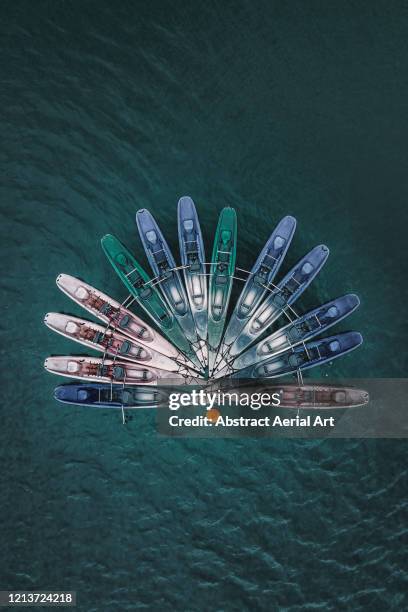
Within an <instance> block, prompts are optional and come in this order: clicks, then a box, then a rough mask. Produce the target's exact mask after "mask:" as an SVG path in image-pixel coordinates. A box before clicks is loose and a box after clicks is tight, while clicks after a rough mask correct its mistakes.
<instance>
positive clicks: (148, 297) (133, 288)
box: [101, 234, 201, 369]
mask: <svg viewBox="0 0 408 612" xmlns="http://www.w3.org/2000/svg"><path fill="white" fill-rule="evenodd" d="M101 244H102V248H103V250H104V252H105V255H106V256H107V258H108V259H109V261H110V263H111V264H112V266H113V269H114V270H115V272H116V274H117V275H118V276H119V278H120V279H121V281H122V282H123V284H124V285H125V286H126V288H127V289H128V290H129V293H130V294H131V295H132V296H133V297H134V298H135V299H136V301H137V302H138V304H139V305H140V306H141V307H142V308H143V309H144V310H145V312H147V314H148V315H150V317H151V318H152V319H153V321H154V322H155V323H156V325H157V326H158V327H159V329H160V330H161V331H162V332H163V333H164V334H166V336H167V337H168V338H169V340H171V341H172V342H173V343H174V344H175V345H176V346H177V347H178V348H179V349H180V350H181V351H182V352H183V353H184V354H185V355H187V356H188V357H189V358H190V360H191V361H192V362H193V363H194V364H195V366H196V367H197V368H199V369H201V364H200V361H199V360H198V358H197V356H196V354H195V351H194V350H193V348H192V347H191V344H190V343H189V341H188V340H187V338H186V337H185V335H184V334H183V332H182V330H181V328H180V326H179V325H178V323H177V321H176V320H175V318H174V316H173V314H172V313H171V312H170V311H169V309H168V308H167V306H166V304H165V302H164V301H163V299H162V297H161V295H160V293H159V292H158V290H157V289H156V288H155V287H154V286H152V284H151V279H150V278H149V276H148V274H147V273H146V272H145V270H143V268H142V267H141V265H140V264H139V263H138V262H137V261H136V259H135V258H134V257H133V255H132V254H131V253H130V252H129V251H128V250H127V248H126V247H125V246H124V245H123V244H122V243H121V242H120V241H119V240H118V239H117V238H115V236H112V234H106V236H104V237H103V238H102V239H101Z"/></svg>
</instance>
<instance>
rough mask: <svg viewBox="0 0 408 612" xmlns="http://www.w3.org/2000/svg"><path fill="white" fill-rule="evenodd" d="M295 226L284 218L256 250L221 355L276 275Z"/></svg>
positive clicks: (291, 221) (225, 335)
mask: <svg viewBox="0 0 408 612" xmlns="http://www.w3.org/2000/svg"><path fill="white" fill-rule="evenodd" d="M295 229H296V219H295V218H294V217H290V216H287V217H284V218H283V219H282V220H281V221H280V222H279V223H278V225H277V226H276V228H275V229H274V231H273V232H272V234H271V235H270V237H269V240H268V241H267V243H266V244H265V246H264V248H263V249H262V251H261V252H260V254H259V256H258V259H257V260H256V262H255V264H254V266H253V267H252V270H251V271H250V273H249V276H248V278H247V280H246V282H245V285H244V288H243V290H242V292H241V295H240V296H239V298H238V302H237V304H236V306H235V309H234V312H233V313H232V315H231V318H230V320H229V323H228V326H227V329H226V331H225V334H224V337H223V340H222V345H221V348H220V350H219V355H223V353H224V352H225V351H228V348H229V347H230V346H231V344H232V343H233V342H234V341H235V340H236V339H237V337H238V336H239V334H240V333H241V331H242V330H243V329H244V327H245V324H246V323H247V321H248V320H249V319H250V318H251V316H252V315H253V313H254V312H255V310H256V308H257V307H258V306H259V303H260V302H261V300H262V298H263V297H264V295H265V293H266V291H267V290H268V285H269V283H271V282H272V281H273V279H274V277H275V275H276V274H277V272H278V270H279V268H280V266H281V264H282V262H283V260H284V258H285V255H286V253H287V250H288V248H289V246H290V243H291V240H292V238H293V234H294V233H295Z"/></svg>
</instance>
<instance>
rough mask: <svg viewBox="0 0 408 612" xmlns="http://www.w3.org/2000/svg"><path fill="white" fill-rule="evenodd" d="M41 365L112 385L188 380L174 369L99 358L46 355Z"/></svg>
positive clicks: (83, 378) (52, 370)
mask: <svg viewBox="0 0 408 612" xmlns="http://www.w3.org/2000/svg"><path fill="white" fill-rule="evenodd" d="M44 367H45V369H46V370H47V371H48V372H51V373H52V374H59V375H60V376H68V377H69V378H79V379H80V380H88V379H91V380H93V381H95V382H107V383H114V384H123V383H125V384H127V385H157V383H158V381H159V380H162V379H169V380H171V381H174V382H175V383H177V384H186V382H188V381H186V378H185V377H184V376H182V375H181V374H177V373H176V372H167V371H166V370H161V369H159V368H152V367H150V366H147V365H144V364H136V363H129V362H126V361H120V360H117V359H103V358H100V357H71V356H64V357H48V358H47V359H46V360H45V362H44ZM191 380H192V381H195V380H196V379H193V378H192V379H191Z"/></svg>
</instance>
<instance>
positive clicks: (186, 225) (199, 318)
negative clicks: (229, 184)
mask: <svg viewBox="0 0 408 612" xmlns="http://www.w3.org/2000/svg"><path fill="white" fill-rule="evenodd" d="M177 218H178V236H179V243H180V256H181V263H182V265H183V275H184V281H185V285H186V290H187V296H188V300H189V303H190V310H191V314H192V315H193V319H194V323H195V328H196V330H197V334H198V337H199V339H200V340H201V342H202V351H201V354H202V356H203V361H204V365H205V366H206V365H207V361H208V351H207V344H206V343H207V327H208V313H207V307H208V292H207V277H206V267H205V252H204V243H203V237H202V234H201V229H200V223H199V220H198V216H197V212H196V209H195V206H194V202H193V200H192V199H191V198H189V197H183V198H180V200H179V202H178V209H177Z"/></svg>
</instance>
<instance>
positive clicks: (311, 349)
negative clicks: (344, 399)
mask: <svg viewBox="0 0 408 612" xmlns="http://www.w3.org/2000/svg"><path fill="white" fill-rule="evenodd" d="M362 342H363V338H362V336H361V334H359V333H358V332H345V333H343V334H337V335H336V336H330V337H328V338H321V339H320V340H315V341H313V342H307V343H303V344H300V345H299V346H297V347H295V348H292V349H290V350H288V351H286V352H285V353H281V354H280V355H276V356H275V357H271V358H269V359H266V360H265V361H262V362H261V363H258V364H255V365H252V366H248V367H247V368H243V369H242V370H239V371H238V372H235V373H234V374H232V375H231V378H276V377H277V376H284V375H285V374H291V373H295V372H297V371H299V370H307V369H309V368H313V367H315V366H319V365H322V364H324V363H327V362H329V361H332V360H333V359H336V358H337V357H340V356H341V355H345V354H346V353H348V352H350V351H352V350H354V349H356V348H357V347H358V346H360V345H361V344H362Z"/></svg>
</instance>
